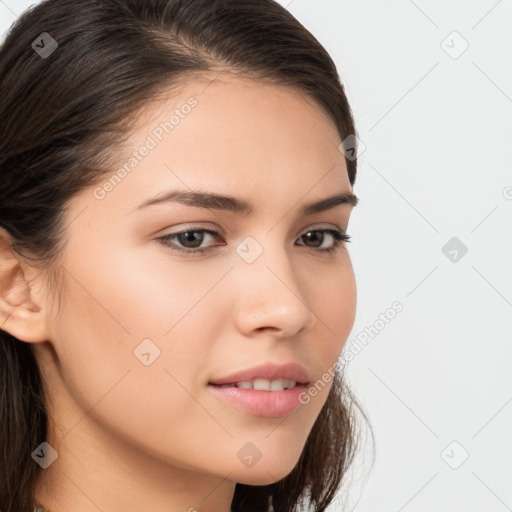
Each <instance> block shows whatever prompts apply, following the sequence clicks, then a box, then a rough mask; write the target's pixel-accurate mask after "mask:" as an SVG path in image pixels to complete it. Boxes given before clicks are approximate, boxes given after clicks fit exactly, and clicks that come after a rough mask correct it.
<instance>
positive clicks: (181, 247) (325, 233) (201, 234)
mask: <svg viewBox="0 0 512 512" xmlns="http://www.w3.org/2000/svg"><path fill="white" fill-rule="evenodd" d="M205 237H206V238H208V237H212V238H214V239H215V238H219V237H220V234H219V233H218V232H217V231H213V230H210V229H203V228H201V229H199V228H198V229H194V228H190V229H187V230H185V231H180V232H178V233H171V234H169V235H165V236H162V237H159V238H157V240H158V241H159V243H161V244H162V245H164V246H165V247H168V248H170V249H171V250H173V251H178V252H182V253H185V254H191V253H192V254H194V253H204V252H207V251H209V250H211V247H212V246H210V247H208V246H207V247H201V244H202V243H203V242H204V240H205ZM301 239H304V240H305V241H306V242H307V243H311V244H312V245H308V246H307V247H309V248H310V249H313V250H314V251H315V252H319V253H334V252H336V251H338V250H340V249H341V248H343V247H344V245H345V243H346V242H349V241H350V239H351V237H350V235H347V234H346V233H343V232H342V231H339V230H337V229H314V230H309V231H307V232H306V233H304V234H302V235H301V236H300V237H299V240H301ZM329 239H331V240H332V242H331V243H327V247H326V244H325V241H326V240H327V241H329ZM173 240H174V241H173ZM176 242H177V243H176ZM219 245H226V243H225V242H224V243H220V244H217V246H219ZM299 245H304V244H299Z"/></svg>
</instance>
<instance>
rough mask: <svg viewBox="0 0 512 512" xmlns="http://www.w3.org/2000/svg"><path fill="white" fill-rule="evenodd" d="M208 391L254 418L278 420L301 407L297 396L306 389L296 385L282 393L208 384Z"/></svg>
mask: <svg viewBox="0 0 512 512" xmlns="http://www.w3.org/2000/svg"><path fill="white" fill-rule="evenodd" d="M208 389H209V390H210V391H211V392H212V393H213V394H214V395H216V396H217V397H218V398H220V399H221V400H224V401H226V402H228V403H230V404H232V405H234V406H235V407H238V408H239V409H242V410H243V411H245V412H248V413H250V414H252V415H254V416H260V417H263V418H279V417H281V416H286V415H288V414H290V413H292V412H293V411H294V410H295V409H297V408H298V407H300V406H301V405H302V402H301V401H300V400H299V396H300V394H301V393H302V392H304V391H305V390H306V389H307V388H306V386H305V385H304V384H297V385H296V386H295V387H294V388H291V389H284V390H283V391H266V390H258V389H244V388H237V387H220V386H214V385H212V384H209V385H208Z"/></svg>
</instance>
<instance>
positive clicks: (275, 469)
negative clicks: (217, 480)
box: [230, 458, 298, 485]
mask: <svg viewBox="0 0 512 512" xmlns="http://www.w3.org/2000/svg"><path fill="white" fill-rule="evenodd" d="M297 462H298V460H297V459H293V460H291V459H288V458H285V459H283V458H281V460H279V461H275V463H274V461H267V462H266V463H264V462H263V459H260V460H259V461H258V462H257V463H256V464H255V465H254V466H252V467H250V468H246V469H240V470H238V471H236V472H235V473H234V474H232V475H231V476H230V478H232V479H233V480H235V481H236V482H237V483H240V484H246V485H270V484H273V483H275V482H278V481H279V480H282V479H283V478H285V477H286V476H288V475H289V474H290V473H291V472H292V471H293V469H294V468H295V466H296V465H297Z"/></svg>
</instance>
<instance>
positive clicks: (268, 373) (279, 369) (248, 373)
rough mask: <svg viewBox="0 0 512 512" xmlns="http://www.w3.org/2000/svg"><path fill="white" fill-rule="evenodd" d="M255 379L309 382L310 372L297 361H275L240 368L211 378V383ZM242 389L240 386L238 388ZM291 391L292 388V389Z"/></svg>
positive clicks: (218, 383)
mask: <svg viewBox="0 0 512 512" xmlns="http://www.w3.org/2000/svg"><path fill="white" fill-rule="evenodd" d="M254 379H268V380H277V379H285V380H294V381H295V382H296V383H297V387H300V386H299V384H307V383H308V379H309V377H308V373H307V372H306V370H305V369H304V368H303V367H302V366H301V365H300V364H297V363H286V364H275V363H264V364H260V365H257V366H253V367H252V368H248V369H247V370H240V371H238V372H235V373H232V374H231V375H227V376H226V377H222V378H220V379H215V380H211V381H210V382H209V384H213V385H220V384H235V383H237V382H243V381H248V380H254ZM236 389H240V388H236ZM290 391H291V390H290ZM272 393H280V392H279V391H272Z"/></svg>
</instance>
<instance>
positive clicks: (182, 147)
mask: <svg viewBox="0 0 512 512" xmlns="http://www.w3.org/2000/svg"><path fill="white" fill-rule="evenodd" d="M339 143H340V137H339V134H338V132H337V129H336V127H335V124H334V122H333V121H332V120H331V119H330V118H329V117H328V116H327V115H326V114H325V112H324V110H323V109H322V108H321V107H320V106H319V105H318V104H317V103H316V102H315V101H314V100H312V99H311V98H309V97H307V96H306V95H305V94H304V93H302V92H300V91H297V90H295V89H292V88H290V87H286V86H282V85H276V84H269V83H262V82H257V81H254V80H250V79H247V78H241V77H238V76H233V75H231V74H224V73H223V74H221V75H218V74H212V75H209V76H208V75H207V76H201V77H199V78H196V79H194V80H190V81H188V82H184V83H182V84H180V86H179V87H178V88H172V89H169V90H168V91H163V92H162V93H160V94H159V97H158V101H155V102H153V103H152V104H150V105H148V106H147V107H146V108H144V109H142V110H141V111H140V112H139V113H138V116H137V118H136V122H135V123H134V125H133V128H132V130H131V135H130V137H129V139H128V140H127V143H126V145H125V147H126V151H125V152H124V154H123V155H121V158H120V159H119V162H118V165H117V167H116V168H114V169H112V173H111V175H112V176H113V178H115V179H114V180H113V181H114V182H116V183H115V184H114V186H113V187H114V188H115V191H114V192H115V194H114V193H110V191H109V199H112V200H113V197H114V196H115V197H117V199H118V200H119V201H121V202H122V205H123V206H126V207H131V208H133V207H134V206H135V202H137V204H139V203H140V202H141V199H143V198H144V197H146V198H149V197H150V196H151V195H154V194H157V193H159V192H161V191H162V190H164V189H165V188H181V189H187V188H188V189H190V188H201V189H209V190H211V191H216V192H221V193H225V194H228V195H232V196H240V195H243V196H244V197H246V198H249V197H248V195H252V196H254V197H253V199H251V202H252V203H258V202H259V201H261V199H263V198H265V197H266V198H269V199H272V198H275V199H278V198H279V199H280V200H283V199H286V200H294V201H298V200H299V199H300V198H301V196H304V194H306V193H308V191H310V190H311V192H312V195H313V197H318V196H325V195H327V193H332V192H333V190H336V192H338V191H340V190H350V184H349V180H348V175H347V170H346V163H345V158H344V156H343V154H342V153H341V151H340V150H339V149H338V146H339ZM121 169H124V170H123V171H122V172H118V171H119V170H121ZM116 172H117V174H121V175H122V179H121V180H119V179H118V178H116V176H114V175H115V174H116ZM108 179H109V175H108V174H107V175H106V177H105V180H108ZM109 188H110V189H112V187H109ZM313 189H315V190H313ZM242 191H243V193H242ZM117 206H118V207H120V205H117Z"/></svg>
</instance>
